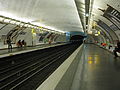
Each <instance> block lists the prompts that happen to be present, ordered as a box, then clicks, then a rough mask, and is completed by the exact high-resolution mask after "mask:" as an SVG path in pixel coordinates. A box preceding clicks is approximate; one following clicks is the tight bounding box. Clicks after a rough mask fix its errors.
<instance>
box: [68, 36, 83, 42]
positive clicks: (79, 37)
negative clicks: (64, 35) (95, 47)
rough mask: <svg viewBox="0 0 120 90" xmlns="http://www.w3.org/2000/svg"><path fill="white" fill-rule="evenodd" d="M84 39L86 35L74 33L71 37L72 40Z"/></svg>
mask: <svg viewBox="0 0 120 90" xmlns="http://www.w3.org/2000/svg"><path fill="white" fill-rule="evenodd" d="M83 39H84V36H82V35H73V36H72V37H71V38H70V41H72V42H73V41H75V42H76V41H83Z"/></svg>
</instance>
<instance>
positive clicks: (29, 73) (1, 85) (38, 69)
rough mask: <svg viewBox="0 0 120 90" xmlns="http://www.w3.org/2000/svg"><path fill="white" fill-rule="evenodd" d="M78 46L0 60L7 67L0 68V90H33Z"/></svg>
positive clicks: (55, 48) (69, 45)
mask: <svg viewBox="0 0 120 90" xmlns="http://www.w3.org/2000/svg"><path fill="white" fill-rule="evenodd" d="M78 46H79V45H78V44H75V45H73V44H68V45H62V46H57V47H54V48H48V49H45V50H37V51H34V52H31V53H30V52H29V53H26V55H25V54H24V55H18V58H17V59H15V57H17V55H16V56H15V57H14V56H13V57H12V56H11V57H10V58H8V60H6V61H2V59H1V61H2V62H1V64H2V63H4V64H7V65H5V66H6V67H5V66H3V67H2V68H0V90H35V89H36V88H37V87H38V86H39V85H40V84H41V83H42V82H43V81H44V80H45V79H46V78H47V77H48V76H49V75H51V73H52V72H53V71H54V70H55V69H56V68H58V67H59V65H61V63H62V62H64V60H65V59H66V58H67V57H68V56H69V55H70V54H71V53H72V52H73V51H74V50H75V49H76V48H77V47H78ZM12 61H14V62H15V63H14V64H12V63H10V62H12Z"/></svg>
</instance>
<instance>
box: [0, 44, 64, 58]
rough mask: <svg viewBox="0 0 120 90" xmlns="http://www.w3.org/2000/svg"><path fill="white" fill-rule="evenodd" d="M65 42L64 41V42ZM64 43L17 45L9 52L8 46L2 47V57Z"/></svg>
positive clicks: (0, 51) (0, 49)
mask: <svg viewBox="0 0 120 90" xmlns="http://www.w3.org/2000/svg"><path fill="white" fill-rule="evenodd" d="M62 44H64V43H62ZM62 44H57V43H52V44H39V45H34V46H26V47H20V48H18V47H16V46H15V45H14V46H13V48H12V52H9V50H8V48H7V46H6V47H4V48H0V57H6V56H10V55H16V54H20V53H25V52H30V51H34V50H37V49H44V48H48V47H54V46H57V45H62Z"/></svg>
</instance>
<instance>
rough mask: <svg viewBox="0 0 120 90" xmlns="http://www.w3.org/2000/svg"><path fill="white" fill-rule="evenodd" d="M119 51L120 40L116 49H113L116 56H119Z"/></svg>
mask: <svg viewBox="0 0 120 90" xmlns="http://www.w3.org/2000/svg"><path fill="white" fill-rule="evenodd" d="M117 52H119V53H120V41H118V42H117V46H116V47H115V49H114V50H113V53H114V55H115V57H118V54H117Z"/></svg>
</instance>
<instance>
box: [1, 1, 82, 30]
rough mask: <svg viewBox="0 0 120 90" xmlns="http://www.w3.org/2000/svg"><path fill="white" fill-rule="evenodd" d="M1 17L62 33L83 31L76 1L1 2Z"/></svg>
mask: <svg viewBox="0 0 120 90" xmlns="http://www.w3.org/2000/svg"><path fill="white" fill-rule="evenodd" d="M0 15H4V16H7V17H12V18H15V19H19V20H22V21H25V22H30V23H33V24H37V25H39V26H45V27H47V28H53V29H57V30H62V31H83V27H82V25H81V20H80V19H79V15H78V12H77V8H76V4H75V1H74V0H0Z"/></svg>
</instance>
